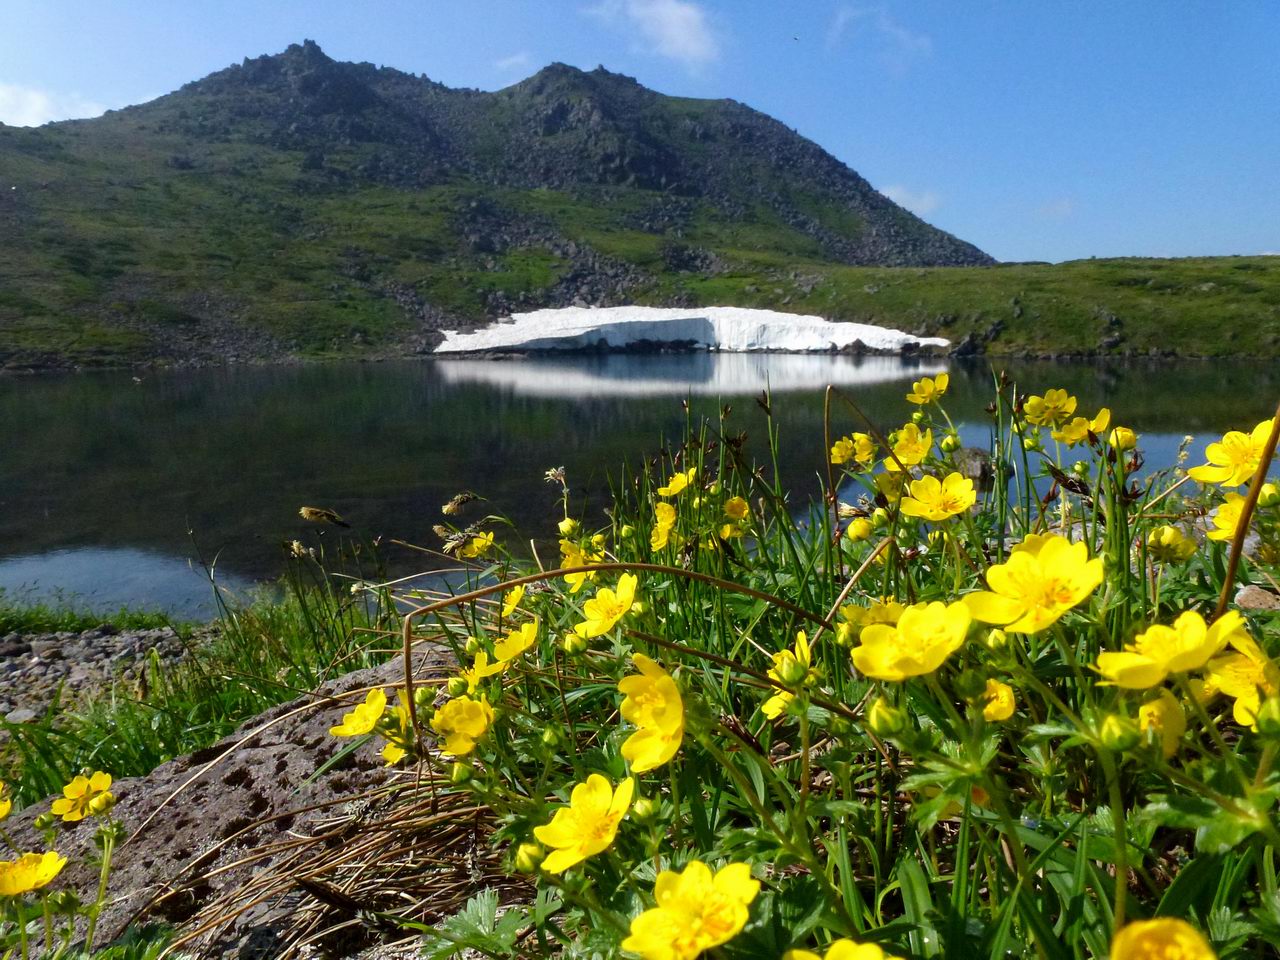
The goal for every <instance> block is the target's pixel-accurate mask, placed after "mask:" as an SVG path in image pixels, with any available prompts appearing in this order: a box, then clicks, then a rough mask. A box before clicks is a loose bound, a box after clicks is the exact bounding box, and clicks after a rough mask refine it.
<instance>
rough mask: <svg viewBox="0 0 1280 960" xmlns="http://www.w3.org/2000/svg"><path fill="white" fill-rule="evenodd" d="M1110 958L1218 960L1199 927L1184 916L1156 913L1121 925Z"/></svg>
mask: <svg viewBox="0 0 1280 960" xmlns="http://www.w3.org/2000/svg"><path fill="white" fill-rule="evenodd" d="M1110 957H1111V960H1217V958H1218V955H1217V954H1216V953H1214V952H1213V948H1212V947H1211V946H1209V941H1207V940H1206V939H1205V938H1204V937H1203V936H1201V935H1200V933H1199V931H1197V930H1196V928H1195V927H1193V926H1191V924H1189V923H1187V922H1186V921H1185V920H1178V919H1176V918H1175V917H1157V918H1156V919H1154V920H1138V921H1136V922H1134V923H1131V924H1129V925H1128V926H1126V927H1124V928H1122V929H1121V930H1120V931H1119V932H1118V933H1117V934H1116V935H1115V938H1114V939H1113V940H1112V941H1111V954H1110Z"/></svg>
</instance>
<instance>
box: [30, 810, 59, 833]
mask: <svg viewBox="0 0 1280 960" xmlns="http://www.w3.org/2000/svg"><path fill="white" fill-rule="evenodd" d="M57 822H58V818H57V817H55V816H54V815H53V814H52V813H42V814H40V815H39V816H38V817H36V818H35V820H33V821H32V823H31V825H32V826H33V827H35V828H36V829H37V830H48V829H49V828H50V827H52V826H53V825H54V824H55V823H57Z"/></svg>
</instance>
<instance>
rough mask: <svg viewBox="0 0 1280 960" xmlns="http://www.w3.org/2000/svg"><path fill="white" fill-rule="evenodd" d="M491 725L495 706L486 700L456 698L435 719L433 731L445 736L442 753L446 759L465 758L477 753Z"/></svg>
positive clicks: (435, 714) (445, 704) (435, 715)
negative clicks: (478, 741) (479, 743)
mask: <svg viewBox="0 0 1280 960" xmlns="http://www.w3.org/2000/svg"><path fill="white" fill-rule="evenodd" d="M491 723H493V707H491V706H489V701H488V700H486V699H484V697H481V698H480V699H479V700H473V699H472V698H471V697H454V698H453V699H452V700H448V701H446V702H445V703H444V705H443V706H442V707H440V709H439V710H437V711H436V712H435V713H434V714H433V715H432V717H431V729H432V730H434V731H435V732H436V733H438V734H440V736H442V737H444V746H443V747H441V749H440V753H441V754H443V755H444V756H446V757H461V756H465V755H466V754H468V753H470V752H471V751H472V750H474V749H475V748H476V741H477V740H479V739H480V738H481V737H483V736H484V735H485V732H486V731H487V730H488V729H489V725H490V724H491Z"/></svg>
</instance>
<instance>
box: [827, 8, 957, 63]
mask: <svg viewBox="0 0 1280 960" xmlns="http://www.w3.org/2000/svg"><path fill="white" fill-rule="evenodd" d="M864 27H865V29H864ZM851 34H852V36H853V37H854V39H857V38H858V37H859V36H865V37H868V38H870V39H871V40H872V41H873V42H874V43H875V45H876V46H877V47H878V49H879V53H880V62H881V63H882V64H883V65H884V66H885V67H887V68H888V69H889V70H891V71H893V72H894V73H903V72H905V71H906V70H907V69H908V68H909V67H910V66H911V64H912V63H913V62H914V61H916V60H920V59H923V58H925V57H928V56H931V55H932V54H933V38H932V37H930V36H929V35H928V34H926V33H916V32H915V31H914V30H910V29H908V28H907V27H904V26H903V25H902V24H901V23H899V22H898V21H897V20H895V19H894V18H893V17H891V16H890V15H889V11H888V10H887V9H885V8H884V7H862V6H852V5H848V4H846V5H844V6H841V7H839V8H837V10H836V12H835V15H834V16H833V17H832V18H831V25H830V26H828V27H827V39H826V46H827V49H828V50H834V49H835V48H836V47H838V46H840V45H841V43H843V42H844V40H845V39H846V37H848V36H850V35H851Z"/></svg>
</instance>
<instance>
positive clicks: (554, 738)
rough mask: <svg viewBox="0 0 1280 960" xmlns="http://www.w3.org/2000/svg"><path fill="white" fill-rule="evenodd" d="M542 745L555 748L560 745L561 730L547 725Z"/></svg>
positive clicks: (543, 732) (543, 733)
mask: <svg viewBox="0 0 1280 960" xmlns="http://www.w3.org/2000/svg"><path fill="white" fill-rule="evenodd" d="M542 745H543V746H544V747H550V748H551V749H552V750H554V749H555V748H556V747H558V746H559V745H560V731H558V730H557V729H556V728H555V727H547V728H546V729H544V730H543V731H542Z"/></svg>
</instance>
